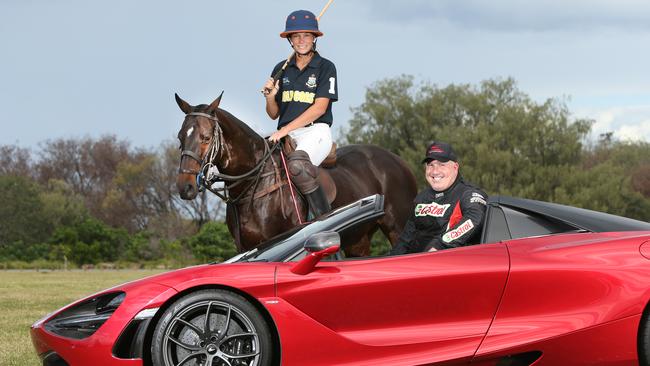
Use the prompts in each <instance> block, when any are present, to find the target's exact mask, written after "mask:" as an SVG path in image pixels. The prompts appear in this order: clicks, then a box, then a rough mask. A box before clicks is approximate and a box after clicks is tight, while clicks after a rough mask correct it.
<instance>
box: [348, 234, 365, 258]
mask: <svg viewBox="0 0 650 366" xmlns="http://www.w3.org/2000/svg"><path fill="white" fill-rule="evenodd" d="M345 255H346V256H347V257H368V256H370V238H369V237H368V236H367V235H364V236H363V237H362V238H361V239H359V240H358V241H357V242H356V243H355V244H352V245H350V246H348V247H346V248H345Z"/></svg>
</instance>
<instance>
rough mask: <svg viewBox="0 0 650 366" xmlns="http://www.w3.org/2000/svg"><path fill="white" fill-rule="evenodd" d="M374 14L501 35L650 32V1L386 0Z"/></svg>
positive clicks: (374, 8) (386, 18) (377, 4)
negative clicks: (517, 33)
mask: <svg viewBox="0 0 650 366" xmlns="http://www.w3.org/2000/svg"><path fill="white" fill-rule="evenodd" d="M370 12H371V14H372V16H374V17H376V18H379V19H382V20H384V21H387V22H395V23H401V24H407V23H412V22H419V23H433V24H436V23H449V24H452V25H455V26H458V27H461V28H464V29H479V30H492V31H499V32H518V31H532V32H546V31H565V30H568V31H571V30H583V31H594V30H601V29H614V30H619V31H620V30H622V31H631V32H636V31H645V32H647V31H650V2H647V1H645V0H620V1H608V0H573V1H564V0H542V1H520V0H493V1H482V0H466V1H457V0H436V1H430V0H416V1H411V2H408V3H405V2H403V1H397V0H388V1H381V2H379V1H377V2H372V5H371V9H370Z"/></svg>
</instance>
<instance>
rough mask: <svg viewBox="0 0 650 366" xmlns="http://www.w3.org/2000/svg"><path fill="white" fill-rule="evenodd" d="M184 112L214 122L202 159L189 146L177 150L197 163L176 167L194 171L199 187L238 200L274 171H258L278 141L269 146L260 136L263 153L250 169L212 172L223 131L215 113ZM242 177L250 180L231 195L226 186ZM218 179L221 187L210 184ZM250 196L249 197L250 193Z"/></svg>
mask: <svg viewBox="0 0 650 366" xmlns="http://www.w3.org/2000/svg"><path fill="white" fill-rule="evenodd" d="M187 116H199V117H205V118H208V119H210V120H212V121H214V125H215V127H214V132H213V136H212V141H210V146H209V147H208V152H207V153H206V154H205V157H204V158H203V159H201V157H200V156H199V155H198V154H197V153H195V152H193V151H191V150H183V151H182V152H181V158H182V157H183V156H189V157H190V158H192V159H194V160H195V161H197V162H198V163H199V164H200V168H199V170H198V171H194V170H190V169H180V168H179V172H180V173H186V174H196V183H197V186H199V189H207V190H209V191H210V192H212V193H214V194H215V195H217V196H218V197H219V198H221V199H222V200H224V201H225V202H226V203H227V204H228V203H231V204H236V203H238V202H239V201H240V200H242V199H243V198H245V197H246V193H247V192H248V191H249V190H250V189H251V187H253V192H254V191H255V189H256V188H257V185H258V183H259V181H260V179H261V178H262V177H266V176H269V175H272V174H273V173H274V172H269V173H265V174H263V173H262V171H263V170H264V166H265V165H266V163H267V162H268V160H269V159H270V158H271V156H272V154H273V152H274V151H275V150H276V149H278V148H279V147H280V143H279V142H278V143H276V144H274V145H273V147H271V148H269V145H268V143H267V142H266V140H265V139H264V138H262V140H263V144H264V155H263V156H262V159H260V161H259V162H258V163H257V164H256V165H255V166H254V167H253V168H252V169H251V170H249V171H247V172H246V173H244V174H241V175H229V174H223V173H218V172H214V171H213V170H212V169H211V168H213V167H214V168H216V167H215V165H214V161H215V158H216V157H217V156H218V155H219V154H221V151H222V150H221V149H222V146H223V145H224V144H223V131H222V130H221V126H220V124H219V118H218V117H217V116H214V115H211V114H208V113H201V112H192V113H188V114H187ZM246 181H250V183H249V184H248V185H247V186H246V187H245V188H244V189H243V190H242V191H241V192H240V193H239V195H237V196H236V197H234V198H233V197H232V196H231V195H230V190H231V189H232V188H234V187H237V186H239V185H240V184H242V183H244V182H246ZM219 182H223V183H224V186H223V187H221V188H212V185H213V184H215V183H219ZM251 198H253V196H252V197H251Z"/></svg>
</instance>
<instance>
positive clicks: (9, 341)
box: [0, 270, 160, 366]
mask: <svg viewBox="0 0 650 366" xmlns="http://www.w3.org/2000/svg"><path fill="white" fill-rule="evenodd" d="M159 272H160V271H153V270H135V271H134V270H125V271H99V270H98V271H69V272H63V271H54V272H36V271H0V365H2V366H30V365H34V366H37V365H40V361H39V359H38V356H37V355H36V353H35V352H34V347H33V346H32V342H31V339H30V337H29V326H30V325H31V324H32V323H33V322H35V321H36V320H38V319H40V318H41V317H42V316H44V315H45V314H48V313H50V312H52V311H54V310H57V309H58V308H60V307H61V306H63V305H66V304H69V303H70V302H72V301H74V300H77V299H79V298H81V297H83V296H86V295H90V294H92V293H94V292H96V291H99V290H102V289H104V288H108V287H111V286H114V285H117V284H120V283H123V282H127V281H131V280H134V279H138V278H142V277H146V276H149V275H152V274H155V273H159Z"/></svg>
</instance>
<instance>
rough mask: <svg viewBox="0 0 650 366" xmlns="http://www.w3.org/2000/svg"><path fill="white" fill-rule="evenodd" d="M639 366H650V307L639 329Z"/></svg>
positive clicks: (647, 308) (642, 318)
mask: <svg viewBox="0 0 650 366" xmlns="http://www.w3.org/2000/svg"><path fill="white" fill-rule="evenodd" d="M639 365H640V366H650V305H649V306H647V307H646V311H645V314H644V315H643V317H641V327H640V328H639Z"/></svg>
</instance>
